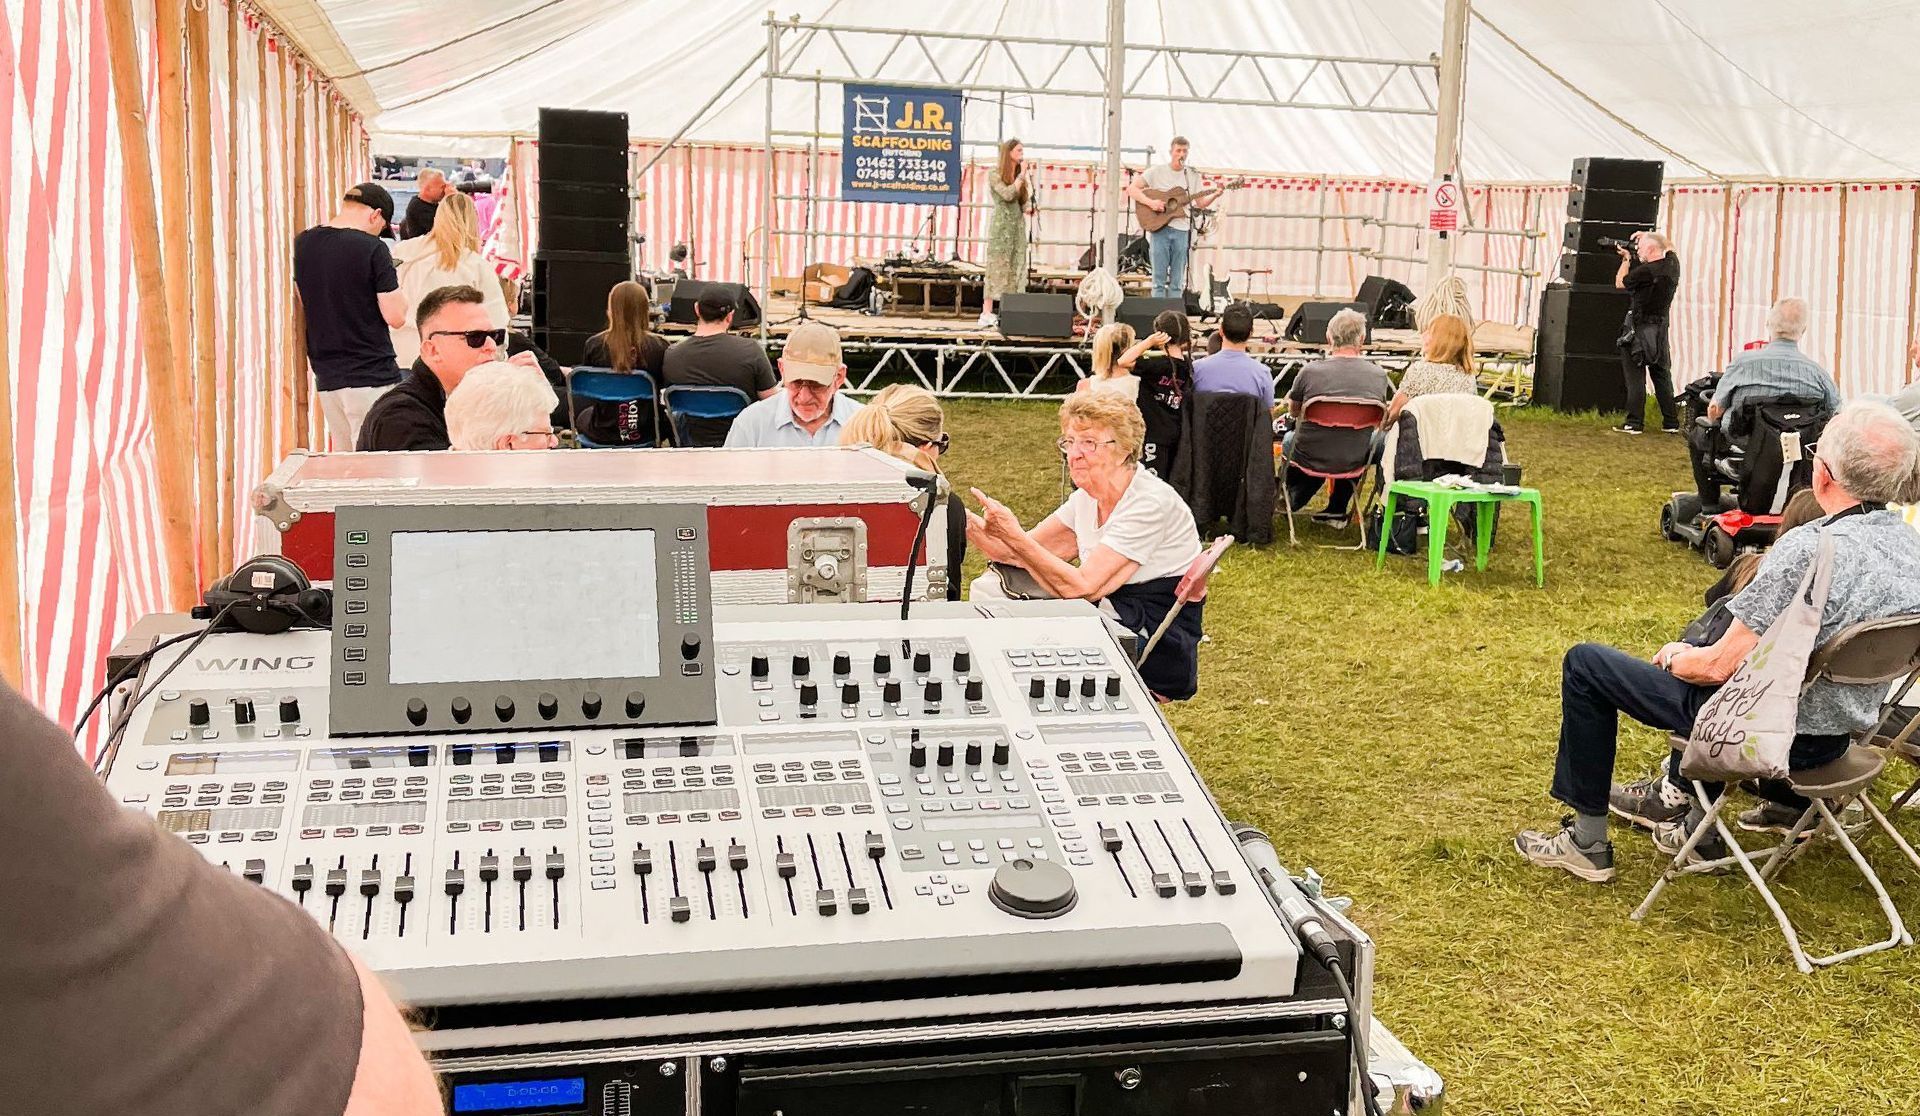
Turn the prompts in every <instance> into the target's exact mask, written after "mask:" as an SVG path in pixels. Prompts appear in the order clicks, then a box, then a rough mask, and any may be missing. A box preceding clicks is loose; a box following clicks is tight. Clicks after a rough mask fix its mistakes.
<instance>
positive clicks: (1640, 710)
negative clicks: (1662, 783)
mask: <svg viewBox="0 0 1920 1116" xmlns="http://www.w3.org/2000/svg"><path fill="white" fill-rule="evenodd" d="M1717 689H1719V687H1718V686H1698V685H1695V684H1693V683H1691V682H1684V681H1681V680H1680V679H1678V678H1675V677H1674V676H1673V675H1671V674H1668V673H1667V672H1666V671H1665V670H1662V669H1661V668H1659V667H1657V666H1654V665H1653V664H1652V663H1650V662H1647V661H1646V660H1645V659H1636V658H1634V657H1633V656H1632V655H1629V654H1627V653H1626V652H1625V651H1621V650H1618V649H1617V648H1613V647H1603V646H1601V645H1600V644H1597V643H1582V644H1579V645H1578V646H1576V647H1574V648H1573V649H1572V650H1570V651H1568V652H1567V657H1566V659H1565V660H1564V661H1563V662H1562V663H1561V666H1560V752H1559V755H1558V756H1557V757H1555V760H1554V768H1553V791H1552V793H1553V797H1555V798H1557V799H1559V800H1560V801H1561V802H1564V803H1566V804H1567V805H1568V806H1571V807H1573V808H1574V809H1575V810H1577V811H1579V812H1580V813H1582V814H1588V815H1599V814H1605V813H1606V812H1607V792H1608V791H1609V789H1611V787H1612V782H1613V757H1614V750H1615V744H1616V741H1615V736H1616V734H1617V733H1618V732H1619V729H1620V714H1622V713H1625V714H1626V715H1627V716H1629V717H1632V718H1633V719H1634V720H1636V721H1639V722H1640V723H1641V724H1643V725H1647V726H1649V727H1650V728H1657V729H1665V730H1666V731H1668V732H1678V733H1685V732H1687V731H1689V730H1691V729H1692V728H1693V719H1694V718H1695V717H1696V716H1698V715H1699V713H1700V707H1701V706H1703V705H1705V704H1706V703H1707V699H1708V698H1710V697H1712V696H1713V692H1714V691H1715V690H1717ZM1846 750H1847V738H1846V737H1844V736H1814V735H1810V734H1805V733H1803V734H1801V735H1799V736H1796V737H1794V739H1793V749H1792V751H1791V752H1790V753H1789V754H1788V756H1787V766H1788V768H1790V769H1792V770H1794V771H1803V770H1805V769H1807V768H1809V767H1819V766H1820V765H1821V764H1825V763H1831V762H1832V761H1834V760H1836V759H1838V758H1840V756H1841V754H1842V753H1844V752H1845V751H1846ZM1668 777H1669V778H1670V779H1671V780H1672V782H1673V784H1674V786H1676V787H1679V788H1681V789H1682V790H1684V791H1686V792H1687V793H1688V794H1692V793H1693V784H1692V783H1691V782H1689V781H1687V780H1686V779H1683V778H1681V776H1680V753H1678V752H1675V753H1673V756H1672V759H1671V760H1670V761H1669V767H1668ZM1703 785H1704V786H1705V787H1706V788H1707V793H1708V794H1709V795H1714V796H1717V795H1718V794H1719V793H1720V784H1718V783H1705V784H1703ZM1767 797H1769V798H1775V796H1774V795H1768V796H1767ZM1775 800H1776V801H1778V800H1779V799H1777V798H1776V799H1775ZM1802 801H1803V802H1804V800H1802Z"/></svg>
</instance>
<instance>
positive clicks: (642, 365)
mask: <svg viewBox="0 0 1920 1116" xmlns="http://www.w3.org/2000/svg"><path fill="white" fill-rule="evenodd" d="M666 360H667V339H666V338H664V337H662V336H660V335H659V334H657V333H649V334H647V335H646V336H645V337H643V338H641V339H640V351H639V352H638V353H636V354H634V361H633V368H632V370H633V371H640V372H648V373H651V374H652V375H653V379H654V386H655V387H658V386H660V371H661V369H662V368H663V367H664V366H665V364H666ZM576 367H581V368H612V367H613V354H612V353H610V352H608V351H607V335H606V332H605V331H604V330H603V331H601V332H599V333H596V334H594V335H593V336H592V337H589V338H587V344H586V347H585V349H584V350H583V351H582V353H581V357H580V363H579V364H578V365H576ZM578 408H579V426H578V428H577V429H578V430H579V432H580V434H581V435H582V436H583V437H585V438H587V439H588V440H590V441H594V442H598V443H599V444H601V445H603V446H615V445H633V444H636V443H649V442H658V441H659V430H658V428H657V426H656V425H655V420H656V415H657V412H656V411H655V410H654V407H653V405H652V404H651V403H646V402H641V401H634V402H628V403H608V402H605V401H601V402H587V401H582V402H581V403H580V404H579V405H578Z"/></svg>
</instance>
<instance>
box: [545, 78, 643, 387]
mask: <svg viewBox="0 0 1920 1116" xmlns="http://www.w3.org/2000/svg"><path fill="white" fill-rule="evenodd" d="M539 151H540V249H539V251H537V252H535V253H534V257H533V343H534V344H536V345H538V346H540V347H541V348H542V349H545V350H546V351H547V353H548V355H550V356H552V357H553V359H555V360H557V361H559V362H560V363H561V364H577V363H579V361H580V359H581V357H582V355H583V353H584V350H585V347H586V342H587V338H589V337H591V336H593V335H594V334H596V333H598V332H600V331H601V330H603V329H605V328H606V327H607V292H608V291H609V290H611V289H613V285H614V284H615V283H619V282H622V281H623V280H627V279H631V278H633V246H632V243H631V242H630V241H629V240H628V239H627V221H628V217H629V214H630V213H631V206H630V203H629V202H628V200H627V171H628V168H627V114H626V113H624V112H590V111H587V110H584V109H553V108H543V109H541V110H540V148H539Z"/></svg>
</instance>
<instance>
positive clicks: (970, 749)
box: [967, 740, 981, 767]
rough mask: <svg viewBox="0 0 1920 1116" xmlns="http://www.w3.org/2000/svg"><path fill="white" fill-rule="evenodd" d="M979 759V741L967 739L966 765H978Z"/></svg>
mask: <svg viewBox="0 0 1920 1116" xmlns="http://www.w3.org/2000/svg"><path fill="white" fill-rule="evenodd" d="M980 759H981V750H980V742H979V741H978V740H969V741H967V766H968V767H979V766H980Z"/></svg>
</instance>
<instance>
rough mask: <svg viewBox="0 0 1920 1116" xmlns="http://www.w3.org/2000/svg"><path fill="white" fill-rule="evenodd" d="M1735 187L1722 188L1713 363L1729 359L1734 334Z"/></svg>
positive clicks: (1718, 363)
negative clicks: (1729, 341) (1731, 297)
mask: <svg viewBox="0 0 1920 1116" xmlns="http://www.w3.org/2000/svg"><path fill="white" fill-rule="evenodd" d="M1738 262H1739V261H1738V260H1736V259H1735V258H1733V187H1732V186H1727V185H1722V186H1721V187H1720V295H1719V298H1718V300H1717V305H1716V307H1715V309H1714V312H1713V315H1714V332H1713V363H1714V364H1715V366H1718V365H1720V364H1721V363H1723V362H1724V361H1725V360H1726V359H1727V338H1728V337H1729V336H1731V335H1732V333H1733V322H1732V317H1733V315H1732V308H1731V307H1730V306H1728V305H1727V299H1728V296H1729V294H1730V293H1731V292H1730V289H1729V288H1730V287H1731V285H1732V282H1733V268H1734V265H1735V264H1736V263H1738Z"/></svg>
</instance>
